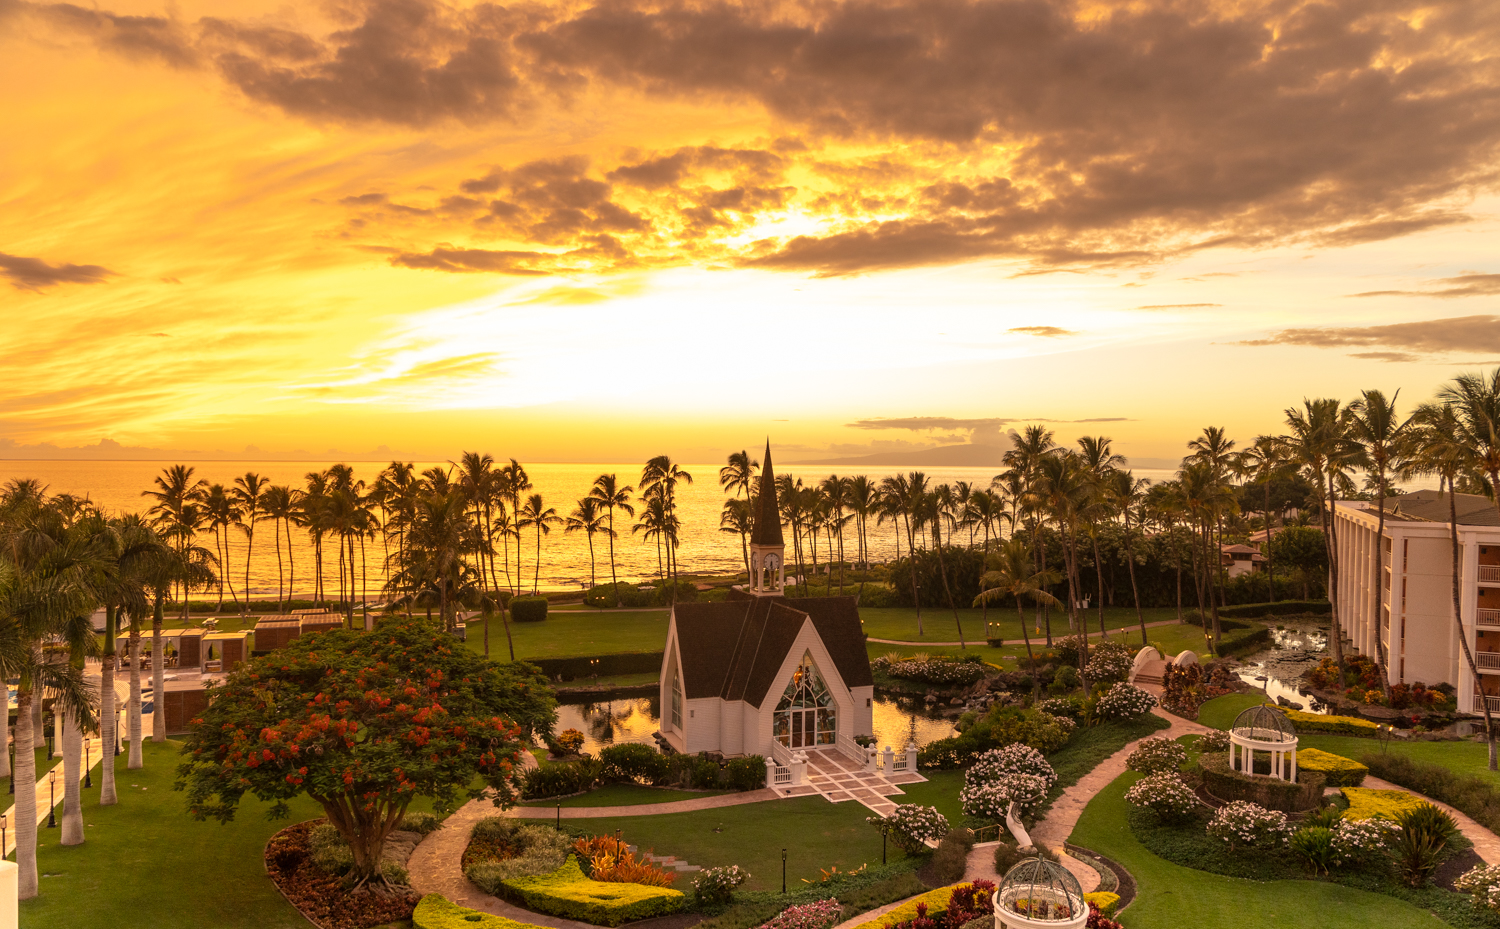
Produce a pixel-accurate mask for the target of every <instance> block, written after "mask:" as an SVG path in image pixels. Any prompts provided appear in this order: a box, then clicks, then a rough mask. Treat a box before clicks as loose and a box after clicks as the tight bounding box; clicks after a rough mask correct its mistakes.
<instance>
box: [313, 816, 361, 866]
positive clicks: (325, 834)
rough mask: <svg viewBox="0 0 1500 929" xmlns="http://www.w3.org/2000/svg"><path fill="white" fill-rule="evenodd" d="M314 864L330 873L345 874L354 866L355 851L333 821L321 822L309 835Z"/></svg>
mask: <svg viewBox="0 0 1500 929" xmlns="http://www.w3.org/2000/svg"><path fill="white" fill-rule="evenodd" d="M307 848H308V851H309V853H310V854H311V857H312V862H313V864H315V865H317V866H318V867H319V868H320V869H322V870H323V871H325V872H327V873H328V874H343V873H344V872H346V871H348V870H349V869H350V868H352V867H354V852H352V851H350V850H349V843H347V842H345V841H344V837H343V836H341V835H339V831H338V830H337V829H335V828H334V827H333V824H332V823H320V824H319V825H316V826H314V827H313V829H312V832H310V833H308V836H307Z"/></svg>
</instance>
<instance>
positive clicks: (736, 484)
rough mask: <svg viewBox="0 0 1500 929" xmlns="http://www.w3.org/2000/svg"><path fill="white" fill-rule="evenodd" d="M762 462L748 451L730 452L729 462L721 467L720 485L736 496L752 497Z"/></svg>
mask: <svg viewBox="0 0 1500 929" xmlns="http://www.w3.org/2000/svg"><path fill="white" fill-rule="evenodd" d="M758 468H760V462H758V461H756V460H755V459H754V458H751V457H750V453H749V452H748V451H739V452H730V453H729V463H728V464H726V465H725V466H724V467H722V468H720V469H719V486H720V487H722V488H724V489H725V490H726V491H728V492H729V493H732V494H734V495H735V496H736V497H744V498H745V499H747V500H748V499H750V497H751V496H753V495H754V493H755V472H756V470H757V469H758Z"/></svg>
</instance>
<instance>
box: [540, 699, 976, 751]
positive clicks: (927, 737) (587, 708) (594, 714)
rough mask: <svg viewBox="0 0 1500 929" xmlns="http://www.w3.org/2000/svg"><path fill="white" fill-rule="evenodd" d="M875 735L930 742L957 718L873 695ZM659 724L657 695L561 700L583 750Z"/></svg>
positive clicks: (885, 740)
mask: <svg viewBox="0 0 1500 929" xmlns="http://www.w3.org/2000/svg"><path fill="white" fill-rule="evenodd" d="M874 716H875V719H874V721H875V739H876V744H878V745H879V746H880V747H881V748H885V746H887V745H890V746H891V747H892V748H896V749H900V747H901V746H902V745H904V744H906V742H907V741H908V740H909V739H914V740H915V741H916V743H917V744H918V745H926V744H927V743H928V742H932V741H935V740H937V739H943V738H947V737H948V736H950V735H953V719H952V718H951V717H945V716H942V715H941V714H939V713H936V712H933V711H930V710H928V709H926V708H925V706H923V704H922V702H921V699H920V698H916V699H910V698H906V699H897V698H894V697H888V696H882V695H879V694H877V695H876V697H875V714H874ZM659 728H661V701H660V700H659V699H657V698H656V697H623V698H620V699H616V700H601V701H597V702H570V703H559V704H558V707H557V730H556V731H558V732H562V731H563V730H564V729H577V730H578V731H579V732H582V733H583V737H584V742H583V750H584V751H586V752H589V753H591V754H598V752H599V750H600V749H601V748H604V747H605V746H608V745H615V744H617V743H620V742H640V743H642V744H645V745H652V744H655V743H654V741H653V740H652V738H651V734H652V733H654V732H656V731H657V730H658V729H659Z"/></svg>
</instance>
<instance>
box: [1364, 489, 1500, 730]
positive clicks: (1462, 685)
mask: <svg viewBox="0 0 1500 929" xmlns="http://www.w3.org/2000/svg"><path fill="white" fill-rule="evenodd" d="M1454 496H1455V497H1456V499H1455V500H1453V501H1451V502H1452V504H1453V505H1454V506H1455V507H1456V510H1457V515H1458V519H1457V524H1458V544H1459V556H1458V557H1459V607H1460V615H1461V616H1462V618H1463V635H1464V636H1465V637H1466V638H1467V639H1468V645H1469V648H1470V649H1472V650H1473V652H1474V662H1475V664H1476V665H1477V666H1478V668H1479V680H1477V681H1476V680H1475V679H1474V675H1473V674H1472V673H1471V672H1470V671H1469V665H1468V662H1467V661H1466V660H1465V659H1464V655H1463V647H1462V644H1461V642H1460V640H1459V631H1458V626H1457V624H1455V623H1454V622H1453V548H1452V542H1451V536H1450V530H1449V505H1450V500H1449V498H1448V496H1447V495H1445V494H1439V493H1438V492H1437V491H1435V490H1422V491H1417V492H1416V493H1410V494H1406V495H1404V496H1401V497H1391V498H1389V499H1387V500H1386V501H1385V505H1386V512H1385V536H1384V538H1377V535H1376V527H1377V526H1378V524H1379V517H1380V511H1379V509H1378V507H1377V506H1376V505H1375V504H1374V503H1365V502H1361V501H1349V500H1341V501H1339V502H1338V503H1337V505H1336V506H1335V507H1334V531H1335V536H1336V538H1337V544H1338V553H1339V554H1338V563H1339V579H1338V607H1339V619H1340V622H1341V623H1342V624H1343V629H1344V636H1345V638H1346V639H1347V640H1348V641H1349V643H1350V644H1351V645H1352V646H1353V647H1354V648H1355V649H1357V650H1358V651H1360V652H1361V653H1363V654H1366V655H1369V656H1371V657H1374V656H1375V655H1376V654H1377V651H1376V637H1377V636H1379V637H1380V641H1382V642H1384V643H1385V645H1386V655H1387V659H1386V660H1387V662H1388V671H1389V675H1390V681H1391V683H1393V684H1394V683H1399V682H1403V681H1404V682H1408V683H1410V682H1415V681H1421V682H1423V683H1425V684H1427V685H1428V686H1432V685H1436V684H1439V683H1444V682H1446V683H1450V684H1453V685H1454V686H1455V687H1456V688H1458V693H1459V709H1460V710H1463V711H1465V712H1475V713H1477V712H1480V711H1481V707H1480V704H1479V701H1480V699H1486V700H1488V702H1489V707H1490V709H1491V710H1492V711H1500V514H1497V513H1496V512H1495V504H1494V502H1493V501H1491V500H1489V499H1488V498H1486V497H1481V496H1476V495H1473V494H1456V495H1454ZM1376 545H1381V546H1382V547H1383V556H1382V561H1383V564H1382V567H1381V571H1380V576H1379V577H1377V576H1376V572H1375V546H1376ZM1376 590H1379V592H1380V607H1379V611H1378V623H1377V621H1376V619H1377V612H1376V608H1375V599H1374V595H1375V591H1376Z"/></svg>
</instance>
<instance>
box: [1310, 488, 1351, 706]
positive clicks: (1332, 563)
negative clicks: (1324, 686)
mask: <svg viewBox="0 0 1500 929" xmlns="http://www.w3.org/2000/svg"><path fill="white" fill-rule="evenodd" d="M1327 477H1328V480H1327V484H1326V487H1325V486H1324V485H1323V475H1321V474H1320V475H1319V480H1318V483H1319V485H1320V486H1319V488H1318V490H1319V493H1320V495H1321V494H1323V493H1325V492H1326V494H1327V495H1326V496H1325V497H1324V505H1323V506H1322V507H1320V508H1319V514H1318V515H1319V518H1320V519H1321V521H1322V523H1323V542H1324V544H1325V545H1326V546H1327V548H1328V601H1329V603H1331V604H1332V605H1333V661H1334V663H1335V664H1337V665H1338V668H1339V691H1340V692H1342V691H1344V690H1345V689H1346V688H1347V687H1348V685H1349V682H1348V680H1347V679H1346V678H1345V677H1344V627H1343V624H1342V623H1341V622H1339V564H1338V545H1337V543H1338V539H1337V538H1335V536H1334V528H1333V475H1332V474H1331V473H1330V474H1329V475H1328V476H1327Z"/></svg>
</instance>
